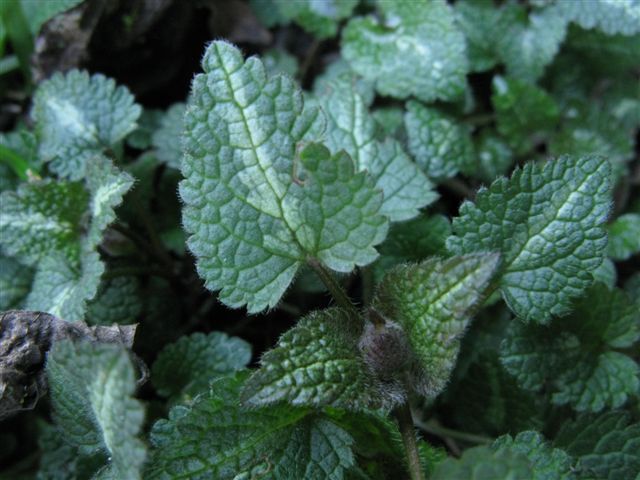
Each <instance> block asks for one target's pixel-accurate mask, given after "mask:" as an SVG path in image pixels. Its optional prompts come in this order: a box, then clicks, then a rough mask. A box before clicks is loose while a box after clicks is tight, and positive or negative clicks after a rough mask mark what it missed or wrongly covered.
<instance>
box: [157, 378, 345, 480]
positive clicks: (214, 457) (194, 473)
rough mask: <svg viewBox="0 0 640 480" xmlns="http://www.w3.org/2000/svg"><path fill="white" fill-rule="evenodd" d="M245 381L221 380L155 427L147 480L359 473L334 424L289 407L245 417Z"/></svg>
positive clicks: (253, 412)
mask: <svg viewBox="0 0 640 480" xmlns="http://www.w3.org/2000/svg"><path fill="white" fill-rule="evenodd" d="M245 378H246V375H245V372H240V373H237V374H236V375H235V376H232V377H226V378H222V379H218V380H216V381H215V382H214V383H213V384H212V385H211V389H210V391H209V393H207V394H204V395H201V396H198V397H197V398H196V399H195V401H194V403H193V404H192V405H191V407H189V408H186V407H182V406H178V407H174V408H173V409H172V410H171V412H170V414H169V418H168V419H167V420H160V421H159V422H157V423H156V424H155V425H154V427H153V430H152V432H151V442H152V443H153V445H154V446H155V448H154V450H152V459H151V461H150V463H149V468H148V470H147V472H146V473H147V475H145V478H149V479H155V478H167V477H171V478H174V477H176V476H184V477H185V478H186V477H188V478H216V479H220V480H225V479H234V478H238V477H237V476H239V475H243V476H246V477H247V478H251V476H253V475H256V476H262V475H265V473H268V474H269V477H270V478H311V479H316V478H317V479H321V478H331V479H337V480H342V479H343V478H345V474H346V470H347V469H349V468H351V467H352V466H353V465H354V458H353V453H352V451H351V446H352V444H353V439H352V438H351V436H350V435H349V434H348V433H347V432H346V431H344V430H343V429H342V428H340V427H339V426H337V425H336V424H335V423H333V422H332V421H330V420H329V419H327V418H325V417H323V416H319V415H315V414H310V413H309V412H308V411H307V410H303V409H299V408H294V407H291V406H286V405H283V406H271V407H269V408H266V409H251V410H242V409H241V408H240V407H239V398H238V397H239V392H240V389H241V388H242V382H243V380H244V379H245ZM240 478H244V477H240Z"/></svg>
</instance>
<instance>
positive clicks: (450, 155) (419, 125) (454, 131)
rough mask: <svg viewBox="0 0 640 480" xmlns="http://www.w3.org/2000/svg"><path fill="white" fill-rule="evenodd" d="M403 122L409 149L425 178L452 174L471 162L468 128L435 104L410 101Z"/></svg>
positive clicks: (441, 177) (472, 153) (471, 148)
mask: <svg viewBox="0 0 640 480" xmlns="http://www.w3.org/2000/svg"><path fill="white" fill-rule="evenodd" d="M404 124H405V128H406V130H407V135H408V137H409V141H408V144H409V151H410V152H411V153H412V155H413V157H414V158H415V159H416V162H417V163H418V165H420V167H421V168H422V170H423V171H424V172H425V173H426V174H427V176H428V177H429V178H433V179H435V180H444V179H446V178H449V177H453V176H455V175H456V174H457V173H458V171H459V170H460V169H461V168H464V166H465V165H468V164H469V163H471V162H473V158H474V151H473V144H472V143H471V137H470V135H469V131H468V130H466V128H465V127H464V126H462V125H460V124H459V123H458V122H456V121H455V120H454V119H453V118H451V117H449V116H448V115H445V114H444V113H441V112H439V111H438V110H437V109H435V108H431V107H425V106H424V105H422V104H420V103H418V102H415V101H410V102H408V103H407V112H406V113H405V116H404Z"/></svg>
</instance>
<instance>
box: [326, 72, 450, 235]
mask: <svg viewBox="0 0 640 480" xmlns="http://www.w3.org/2000/svg"><path fill="white" fill-rule="evenodd" d="M356 82H357V80H356V79H355V77H353V76H348V77H347V78H346V79H344V77H339V79H337V80H334V81H326V82H325V83H324V84H323V86H322V88H321V89H320V90H321V92H322V93H321V94H320V95H319V97H318V104H319V105H321V106H322V108H323V110H324V112H325V113H326V114H327V132H326V146H327V147H328V148H329V149H330V150H331V151H332V152H339V151H340V150H344V151H345V152H347V153H348V154H349V156H350V157H351V158H352V159H353V160H354V161H355V163H356V168H357V170H358V171H364V170H366V171H367V172H369V174H370V175H371V176H372V177H373V178H374V180H375V184H376V187H377V188H379V189H380V190H382V193H383V195H384V200H383V202H382V207H381V209H380V212H381V213H382V214H384V215H386V216H388V217H389V219H390V220H391V221H396V222H397V221H402V220H408V219H410V218H413V217H415V216H416V215H417V214H418V210H419V209H420V208H422V207H425V206H427V205H428V204H430V203H432V202H434V201H435V200H436V199H437V198H438V195H437V194H436V193H435V192H434V191H433V189H432V188H433V186H432V184H431V182H429V180H428V179H427V177H426V176H425V175H424V174H423V173H422V171H421V170H420V169H419V168H418V166H417V165H416V164H415V163H413V161H411V159H410V158H409V157H408V156H407V154H406V153H405V152H404V150H403V149H402V146H401V145H400V144H399V143H398V142H397V141H395V140H392V139H387V140H386V141H384V142H382V141H379V140H378V139H377V128H376V122H375V120H374V119H373V117H372V116H371V114H370V113H369V102H367V99H366V98H364V97H363V96H362V95H360V93H359V92H358V88H359V87H358V85H357V83H356Z"/></svg>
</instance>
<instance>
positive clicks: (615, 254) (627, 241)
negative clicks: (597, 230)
mask: <svg viewBox="0 0 640 480" xmlns="http://www.w3.org/2000/svg"><path fill="white" fill-rule="evenodd" d="M607 230H608V234H609V256H610V257H611V258H613V259H614V260H628V259H629V257H631V256H632V255H635V254H636V253H638V252H640V214H638V213H627V214H624V215H620V216H619V217H618V218H616V219H615V220H614V221H613V223H611V224H609V225H608V228H607Z"/></svg>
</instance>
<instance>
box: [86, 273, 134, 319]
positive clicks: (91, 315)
mask: <svg viewBox="0 0 640 480" xmlns="http://www.w3.org/2000/svg"><path fill="white" fill-rule="evenodd" d="M141 295H142V292H141V288H140V282H139V281H138V279H137V278H136V277H115V278H112V279H109V280H106V281H104V282H102V284H101V285H100V287H99V289H98V292H97V294H96V296H95V298H94V299H93V300H91V301H90V302H89V303H88V305H87V314H86V317H87V323H88V324H90V325H112V324H114V323H115V324H118V325H124V324H130V323H135V321H136V318H137V317H138V316H139V315H140V314H141V313H142V310H143V306H144V305H143V299H142V296H141Z"/></svg>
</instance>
